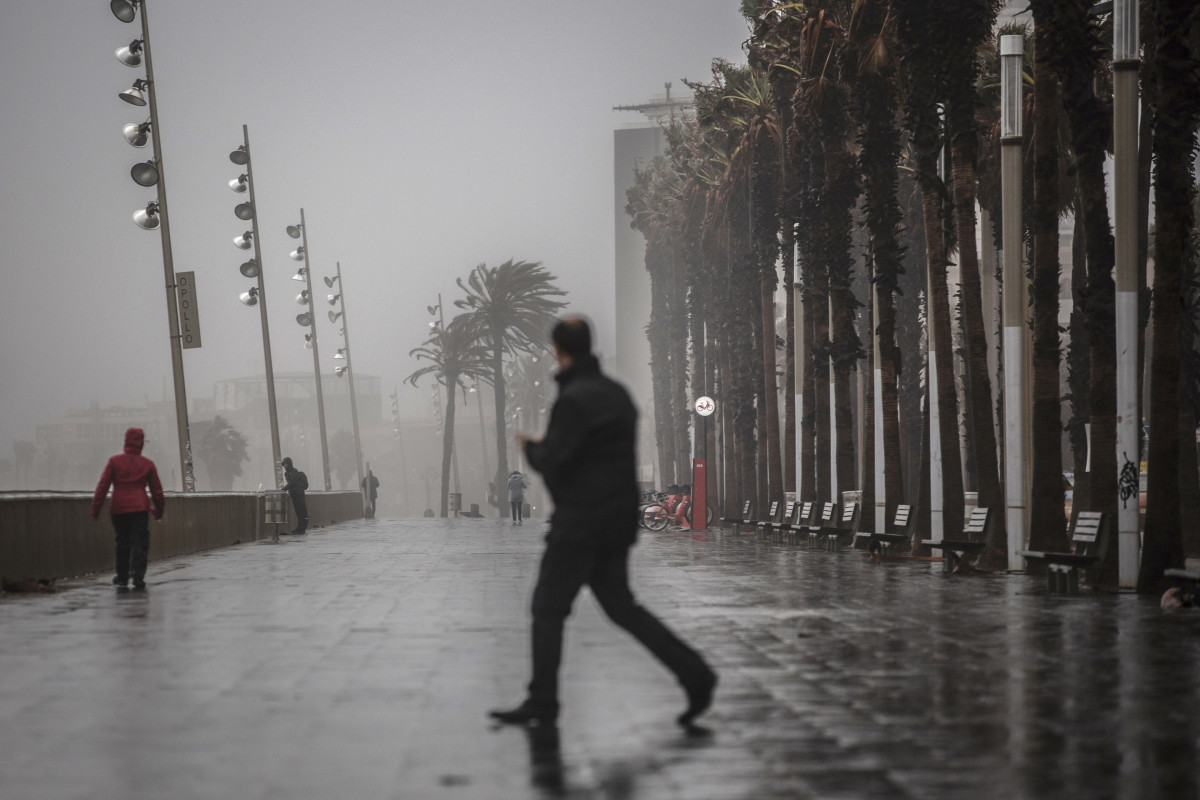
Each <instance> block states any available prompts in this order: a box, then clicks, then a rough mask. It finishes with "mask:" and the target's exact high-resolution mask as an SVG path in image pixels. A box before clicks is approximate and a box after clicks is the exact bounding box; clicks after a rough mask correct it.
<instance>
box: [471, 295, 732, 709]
mask: <svg viewBox="0 0 1200 800" xmlns="http://www.w3.org/2000/svg"><path fill="white" fill-rule="evenodd" d="M551 339H552V341H553V343H554V352H555V357H556V359H557V360H558V366H559V373H558V375H557V376H555V380H556V381H557V382H558V384H559V392H558V399H557V400H556V401H555V403H554V407H553V409H552V410H551V412H550V422H549V425H548V426H547V428H546V434H545V436H544V437H543V438H541V439H533V438H531V437H529V436H527V435H525V434H520V435H519V437H518V438H519V441H520V444H521V447H522V448H523V450H524V452H525V457H526V460H527V461H528V462H529V464H530V465H531V466H532V467H533V468H534V469H535V470H537V471H538V472H540V473H541V474H542V478H543V479H544V480H545V482H546V488H547V489H549V491H550V495H551V497H552V498H553V500H554V514H553V516H552V517H551V520H550V532H549V534H548V535H547V536H546V551H545V553H544V554H543V555H542V563H541V568H540V570H539V572H538V580H537V586H536V587H535V588H534V591H533V609H532V610H533V677H532V679H531V680H530V682H529V688H528V695H527V697H526V699H525V701H524V702H522V703H521V704H520V705H519V706H517V707H516V708H513V709H509V710H504V711H492V712H490V713H491V716H492V717H494V718H495V719H497V720H499V721H500V722H504V723H511V724H530V723H536V724H541V725H548V724H554V722H555V721H556V720H557V717H558V711H559V705H558V669H559V662H560V660H561V657H562V638H563V625H564V623H565V622H566V618H567V616H568V615H569V614H570V613H571V605H572V603H573V602H574V600H575V596H576V595H577V594H578V593H579V590H580V589H581V588H583V586H585V585H586V586H588V587H590V588H591V590H592V594H593V595H595V597H596V600H597V601H598V602H599V603H600V607H601V608H602V609H604V612H605V613H606V614H607V615H608V617H609V619H611V620H612V621H613V622H615V623H616V624H617V625H619V626H621V627H622V628H624V629H625V630H627V631H629V633H630V634H632V635H633V636H634V638H636V639H637V640H638V641H639V642H641V643H642V644H643V645H644V646H645V647H646V648H647V649H648V650H649V651H650V652H651V653H652V654H653V655H654V656H655V658H657V659H658V660H659V661H661V662H662V663H663V664H664V665H665V666H666V667H667V669H669V670H671V672H673V673H674V674H675V677H676V678H677V679H678V680H679V682H680V684H682V686H683V689H684V691H685V692H686V694H687V708H686V709H685V710H684V712H683V713H682V714H680V715H679V717H678V722H679V724H680V725H683V726H684V727H689V728H690V727H691V726H692V723H693V721H694V720H695V718H696V717H697V716H699V715H700V714H702V713H703V712H704V711H705V710H707V708H708V707H709V705H710V704H711V703H712V695H713V690H714V688H715V687H716V684H717V675H716V673H715V672H713V671H712V669H711V668H709V666H708V664H707V663H706V662H705V661H704V659H703V658H702V657H701V656H700V655H699V654H698V653H697V652H696V651H695V650H693V649H692V648H691V647H689V646H688V645H687V644H685V643H684V642H682V641H681V640H680V639H679V638H678V637H677V636H675V634H674V633H672V632H671V631H670V630H669V629H668V628H667V627H666V626H665V625H663V624H662V622H660V621H659V620H658V619H657V618H656V617H655V616H654V615H653V614H651V613H650V612H649V611H647V610H646V609H645V608H643V607H642V606H640V605H639V604H638V603H637V601H636V600H635V599H634V596H633V593H632V591H630V588H629V572H628V561H629V548H630V547H632V546H633V544H634V541H635V539H636V537H637V514H638V487H637V479H636V453H635V451H636V432H637V410H636V409H635V408H634V405H633V402H632V400H631V399H630V397H629V394H628V393H627V392H626V391H625V389H624V388H623V387H621V385H620V384H618V383H616V382H615V381H612V380H610V379H609V378H608V377H606V376H605V375H604V374H602V373H601V371H600V363H599V361H598V360H597V359H596V357H595V356H594V355H593V354H592V352H591V350H592V337H591V330H590V328H589V327H588V324H587V322H585V321H584V320H582V319H579V318H567V319H563V320H560V321H559V322H558V324H557V325H555V327H554V330H553V332H552V334H551Z"/></svg>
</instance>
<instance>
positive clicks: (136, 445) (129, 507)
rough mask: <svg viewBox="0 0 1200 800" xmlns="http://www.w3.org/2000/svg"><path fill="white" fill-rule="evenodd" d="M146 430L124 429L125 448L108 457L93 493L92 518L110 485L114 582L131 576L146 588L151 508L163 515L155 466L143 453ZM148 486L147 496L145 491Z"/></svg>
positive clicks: (124, 582) (135, 585)
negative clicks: (115, 549) (115, 562)
mask: <svg viewBox="0 0 1200 800" xmlns="http://www.w3.org/2000/svg"><path fill="white" fill-rule="evenodd" d="M145 443H146V434H145V433H143V432H142V429H141V428H130V429H129V430H127V431H125V451H124V452H123V453H119V454H117V455H115V456H113V457H112V458H110V459H109V460H108V463H107V464H105V465H104V471H103V472H102V473H100V482H99V483H97V484H96V491H95V492H94V493H93V494H92V519H99V518H100V507H101V506H103V505H104V498H105V497H106V496H107V495H108V489H109V487H110V486H111V487H112V501H111V502H110V503H109V504H108V512H109V514H110V515H111V516H112V524H113V530H114V531H115V532H116V537H117V574H116V576H115V577H113V583H115V584H116V585H117V586H118V587H121V588H124V587H125V586H126V585H127V584H128V583H129V579H130V578H133V588H134V589H145V588H146V562H147V560H148V559H149V554H150V519H149V515H150V513H151V509H153V514H154V518H155V519H162V515H163V509H164V508H165V507H166V500H165V498H164V496H163V488H162V483H160V482H159V480H158V469H157V468H156V467H155V466H154V462H153V461H151V460H150V459H148V458H146V457H145V456H144V455H142V447H143V446H144V445H145ZM147 490H149V492H150V495H149V497H147V496H146V491H147Z"/></svg>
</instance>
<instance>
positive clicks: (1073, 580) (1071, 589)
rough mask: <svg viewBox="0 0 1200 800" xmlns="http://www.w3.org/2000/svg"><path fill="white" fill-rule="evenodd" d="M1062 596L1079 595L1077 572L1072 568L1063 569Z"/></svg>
mask: <svg viewBox="0 0 1200 800" xmlns="http://www.w3.org/2000/svg"><path fill="white" fill-rule="evenodd" d="M1062 582H1063V594H1079V570H1077V569H1075V568H1074V567H1064V568H1063V576H1062Z"/></svg>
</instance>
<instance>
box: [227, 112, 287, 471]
mask: <svg viewBox="0 0 1200 800" xmlns="http://www.w3.org/2000/svg"><path fill="white" fill-rule="evenodd" d="M229 160H230V161H232V162H233V163H234V164H236V165H237V166H239V167H242V166H244V167H245V168H246V174H245V175H244V176H239V177H237V178H234V179H233V180H231V181H230V182H229V188H231V189H233V191H235V192H238V193H239V194H240V193H241V192H245V191H246V190H247V189H248V190H249V192H250V200H249V201H248V202H245V203H239V204H238V205H237V207H235V208H234V210H233V214H234V216H236V217H237V218H238V219H240V220H243V221H248V222H249V223H250V228H251V235H250V236H249V237H246V235H245V234H242V237H241V238H242V239H243V240H244V239H246V238H249V240H250V242H251V244H252V246H253V247H254V260H253V262H249V261H248V262H246V263H245V264H242V266H241V272H242V274H243V275H245V276H246V277H247V278H257V279H258V285H257V286H256V287H255V289H256V291H252V292H248V293H247V294H249V295H250V299H251V300H253V301H255V302H249V301H247V300H246V299H245V295H243V299H242V302H243V303H245V304H246V305H251V306H252V305H256V304H257V305H258V314H259V321H260V322H261V323H262V340H263V366H264V368H265V369H266V373H267V409H268V411H269V412H270V419H271V458H272V464H271V472H272V473H274V475H275V488H276V489H279V488H281V487H282V486H283V475H282V474H281V473H282V469H283V468H282V467H281V466H280V462H281V461H282V460H283V456H282V454H281V453H280V450H279V413H278V411H277V410H276V406H275V368H274V365H273V364H272V362H271V331H270V328H269V327H268V326H267V290H266V284H265V283H264V282H263V274H262V273H263V270H262V248H261V246H260V245H259V238H260V237H259V235H258V208H257V207H256V205H255V202H254V163H253V160H252V159H251V158H250V129H249V128H248V127H247V126H245V125H243V126H242V145H241V146H240V147H239V148H238V149H236V150H234V151H233V152H231V153H230V154H229ZM234 244H235V245H236V246H237V247H238V248H241V247H242V245H241V244H238V240H237V239H234Z"/></svg>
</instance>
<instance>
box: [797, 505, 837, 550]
mask: <svg viewBox="0 0 1200 800" xmlns="http://www.w3.org/2000/svg"><path fill="white" fill-rule="evenodd" d="M837 524H838V504H837V503H822V504H821V512H820V513H819V514H818V515H817V516H816V518H815V519H814V520H813V521H812V522H810V523H809V524H808V525H806V526H805V530H806V531H807V532H808V547H809V549H810V550H816V549H818V548H820V547H822V546H825V547H828V548H829V549H836V547H837V533H838V528H837ZM831 533H832V534H833V535H834V542H833V546H832V547H830V542H829V535H830V534H831Z"/></svg>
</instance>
